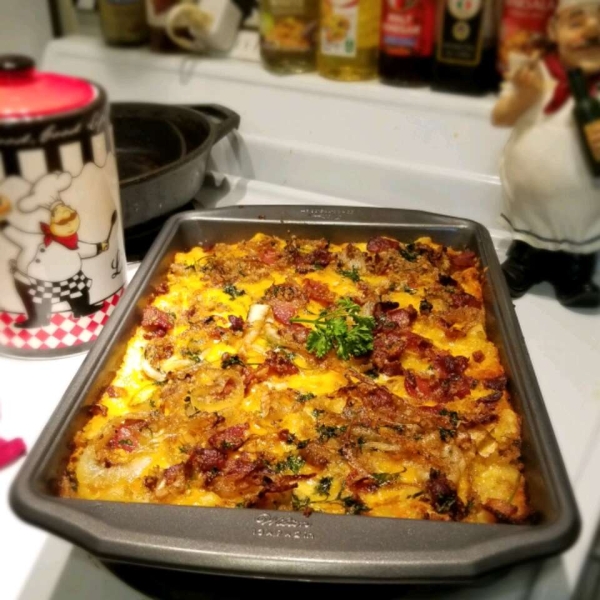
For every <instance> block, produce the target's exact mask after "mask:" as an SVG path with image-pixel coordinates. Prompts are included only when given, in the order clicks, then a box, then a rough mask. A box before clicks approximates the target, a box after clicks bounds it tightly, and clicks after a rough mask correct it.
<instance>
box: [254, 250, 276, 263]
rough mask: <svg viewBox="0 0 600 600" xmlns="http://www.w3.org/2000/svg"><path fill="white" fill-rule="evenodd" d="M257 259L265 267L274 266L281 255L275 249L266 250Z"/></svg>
mask: <svg viewBox="0 0 600 600" xmlns="http://www.w3.org/2000/svg"><path fill="white" fill-rule="evenodd" d="M258 258H259V259H260V261H261V262H262V263H264V264H265V265H274V264H275V263H276V262H277V261H278V260H279V259H280V258H281V253H280V252H279V250H276V249H275V248H267V249H266V250H264V251H263V252H261V253H260V254H259V255H258Z"/></svg>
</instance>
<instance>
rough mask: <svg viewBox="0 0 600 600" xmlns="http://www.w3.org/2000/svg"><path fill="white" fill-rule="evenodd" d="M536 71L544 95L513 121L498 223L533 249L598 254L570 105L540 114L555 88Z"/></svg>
mask: <svg viewBox="0 0 600 600" xmlns="http://www.w3.org/2000/svg"><path fill="white" fill-rule="evenodd" d="M541 67H542V71H543V73H544V78H545V80H546V88H547V90H546V92H545V94H544V96H543V98H542V99H541V100H540V102H539V103H538V104H537V105H535V106H534V107H532V108H531V109H530V110H529V111H528V112H527V113H525V114H524V115H523V116H522V117H521V118H520V119H519V120H518V121H517V123H516V125H515V127H514V130H513V132H512V135H511V136H510V139H509V140H508V143H507V144H506V147H505V149H504V154H503V156H502V161H501V165H500V178H501V180H502V188H503V196H504V207H503V212H502V217H503V218H504V219H505V221H506V222H507V223H508V224H509V226H510V227H511V229H512V230H513V236H514V238H515V239H518V240H522V241H524V242H527V243H528V244H530V245H531V246H534V247H536V248H544V249H546V250H565V251H567V252H578V253H590V252H595V251H597V250H600V187H595V186H594V184H593V180H592V176H591V174H590V171H589V170H588V167H587V164H586V162H585V160H586V159H585V156H584V154H583V150H582V148H581V146H580V141H579V138H578V132H577V129H576V126H575V120H574V118H573V99H572V98H570V99H569V100H568V101H567V102H566V103H565V104H564V106H562V108H560V109H559V110H558V111H557V112H555V113H554V114H552V115H545V114H544V107H545V106H546V105H547V103H548V101H549V100H550V98H551V97H552V92H553V89H554V86H555V82H554V80H553V79H552V78H551V77H550V75H549V74H548V71H547V70H546V67H545V65H543V64H542V65H541ZM508 85H509V86H510V84H508Z"/></svg>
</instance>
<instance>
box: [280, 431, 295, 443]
mask: <svg viewBox="0 0 600 600" xmlns="http://www.w3.org/2000/svg"><path fill="white" fill-rule="evenodd" d="M277 437H278V438H279V439H280V440H281V441H282V442H286V443H290V439H293V438H291V436H290V430H289V429H282V430H281V431H280V432H279V433H278V434H277Z"/></svg>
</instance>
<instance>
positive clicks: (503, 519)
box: [483, 498, 526, 525]
mask: <svg viewBox="0 0 600 600" xmlns="http://www.w3.org/2000/svg"><path fill="white" fill-rule="evenodd" d="M483 507H484V508H485V509H487V510H489V511H490V512H491V513H492V514H493V515H494V517H496V519H497V520H498V521H499V522H500V523H510V524H513V525H518V524H520V523H523V522H524V521H525V520H526V516H525V517H518V516H517V514H518V512H519V509H518V507H516V506H514V505H512V504H509V503H508V502H505V501H504V500H499V499H497V498H489V499H488V500H487V502H485V503H484V504H483Z"/></svg>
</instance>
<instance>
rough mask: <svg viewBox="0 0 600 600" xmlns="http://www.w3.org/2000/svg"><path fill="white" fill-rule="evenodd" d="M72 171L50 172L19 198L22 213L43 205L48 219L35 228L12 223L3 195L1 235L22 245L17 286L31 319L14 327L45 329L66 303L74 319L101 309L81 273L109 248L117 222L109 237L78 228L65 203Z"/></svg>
mask: <svg viewBox="0 0 600 600" xmlns="http://www.w3.org/2000/svg"><path fill="white" fill-rule="evenodd" d="M70 183H71V175H70V174H69V173H51V174H48V175H45V176H44V177H42V178H41V179H40V180H39V181H38V182H37V183H36V184H35V185H34V187H33V190H32V193H31V194H30V195H28V196H26V197H24V198H22V199H21V200H19V201H18V202H17V208H18V210H19V211H20V212H21V213H32V212H34V211H37V210H39V209H40V208H41V209H45V210H46V211H47V212H48V213H49V222H48V223H45V222H40V223H39V226H38V228H37V230H35V231H30V230H24V229H23V228H22V227H20V226H17V225H15V224H12V223H11V222H10V218H9V217H10V214H11V212H12V210H13V207H12V204H11V201H10V200H9V199H8V198H6V197H5V196H0V235H3V236H4V237H5V238H6V239H8V240H9V241H10V242H11V243H12V244H14V245H16V246H17V247H18V248H19V253H18V255H17V257H16V259H15V260H14V261H12V263H11V273H12V276H13V280H14V285H15V289H16V291H17V294H18V295H19V297H20V299H21V301H22V303H23V306H24V307H25V311H26V316H27V318H26V319H25V321H21V322H17V323H15V327H20V328H31V327H43V326H45V325H48V324H49V323H50V318H51V316H52V308H53V305H55V304H58V303H62V302H66V303H68V304H69V306H70V308H71V310H72V312H73V316H74V317H83V316H85V315H89V314H92V313H94V312H96V311H97V310H99V309H100V307H101V306H100V305H95V304H91V303H90V293H89V290H90V287H91V285H92V280H91V279H89V278H88V277H86V275H85V274H84V273H83V271H82V261H84V260H86V259H88V258H93V257H95V256H97V255H98V254H100V253H101V252H106V251H107V250H108V239H109V237H110V232H111V231H112V227H113V225H114V222H115V217H116V213H114V214H113V218H112V221H111V223H110V228H109V235H108V236H107V237H106V240H105V241H101V242H84V241H82V240H80V239H79V237H78V235H77V231H78V229H79V226H80V223H81V222H80V217H79V214H78V213H77V211H76V210H75V209H73V208H72V207H70V206H68V205H67V204H65V203H64V202H63V201H62V200H61V197H60V192H61V191H64V190H65V189H67V188H68V187H69V185H70Z"/></svg>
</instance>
